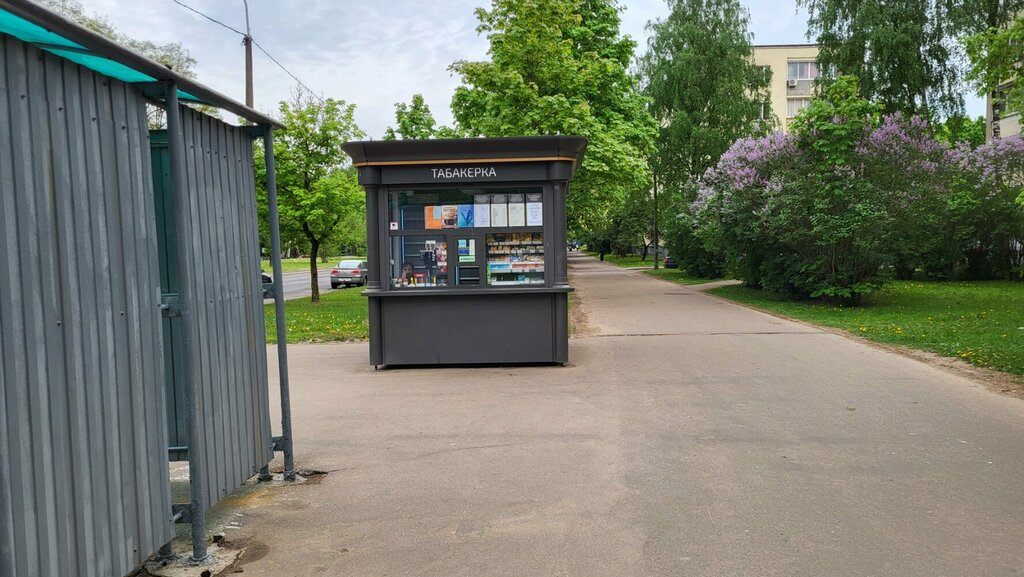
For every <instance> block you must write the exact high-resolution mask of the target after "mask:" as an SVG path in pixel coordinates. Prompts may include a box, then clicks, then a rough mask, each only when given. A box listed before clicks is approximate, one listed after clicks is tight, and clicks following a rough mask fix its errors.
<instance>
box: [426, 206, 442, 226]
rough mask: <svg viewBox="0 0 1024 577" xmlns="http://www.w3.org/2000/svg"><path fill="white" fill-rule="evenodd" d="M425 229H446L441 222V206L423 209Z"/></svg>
mask: <svg viewBox="0 0 1024 577" xmlns="http://www.w3.org/2000/svg"><path fill="white" fill-rule="evenodd" d="M423 228H426V229H439V228H444V225H443V224H442V222H441V207H440V206H425V207H423Z"/></svg>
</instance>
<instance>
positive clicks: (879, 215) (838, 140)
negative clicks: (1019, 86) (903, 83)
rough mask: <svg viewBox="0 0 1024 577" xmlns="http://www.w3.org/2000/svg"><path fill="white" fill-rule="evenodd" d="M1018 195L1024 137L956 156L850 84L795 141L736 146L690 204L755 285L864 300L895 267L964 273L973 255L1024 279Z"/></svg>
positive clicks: (828, 98) (711, 238)
mask: <svg viewBox="0 0 1024 577" xmlns="http://www.w3.org/2000/svg"><path fill="white" fill-rule="evenodd" d="M1022 186H1024V141H1022V140H1021V139H1019V138H1013V139H1004V140H1003V141H1000V142H997V143H995V144H993V145H990V146H985V147H981V148H979V149H978V150H976V151H972V150H970V148H969V147H967V146H960V147H950V146H949V145H947V144H945V143H943V142H939V141H937V140H936V139H935V138H934V136H933V134H932V129H931V127H930V126H929V125H928V123H927V121H925V120H924V119H921V118H918V117H910V118H907V117H903V116H901V115H899V114H893V115H885V116H883V115H881V114H880V113H879V111H878V109H877V107H876V106H875V105H873V104H871V103H869V102H867V101H866V100H864V99H862V98H860V97H859V96H858V95H857V90H856V82H855V81H854V80H853V79H850V78H846V77H843V78H840V79H838V80H837V81H836V82H835V83H834V84H833V85H832V86H831V87H829V88H828V90H827V91H826V92H825V94H823V95H822V97H821V98H818V99H816V100H814V101H813V102H812V104H811V106H810V107H808V108H807V109H806V110H805V111H804V112H803V113H802V114H801V115H800V116H798V118H797V119H796V122H794V125H793V132H792V134H790V135H784V134H782V133H777V134H773V135H771V136H767V137H764V138H757V139H741V140H738V141H736V142H735V143H734V144H733V146H732V147H731V148H730V149H729V151H728V152H726V153H725V154H724V155H723V156H722V158H721V159H720V160H719V162H718V164H717V165H716V166H715V167H714V168H713V169H710V170H708V171H707V173H706V174H705V175H704V176H703V178H702V179H701V180H700V182H699V183H698V185H697V189H698V192H697V195H696V201H695V202H694V204H693V206H692V207H691V208H692V213H693V214H694V215H696V217H697V220H698V222H699V223H700V225H699V231H698V234H699V235H700V236H701V237H702V238H703V239H704V240H705V243H706V244H708V245H710V246H719V247H722V249H723V250H724V251H725V252H726V253H727V254H728V255H729V257H730V259H731V261H732V263H733V267H734V269H735V272H736V274H737V275H738V276H739V277H740V278H742V279H743V280H744V281H746V282H747V283H748V284H751V285H754V286H759V287H763V288H766V289H769V290H774V291H780V292H787V293H790V294H792V295H794V296H797V297H812V298H813V297H828V298H834V299H837V300H842V301H846V302H855V301H857V300H859V299H860V297H861V296H863V295H865V294H868V293H870V292H872V291H873V290H876V289H877V288H878V287H879V286H880V285H881V282H882V280H883V278H884V277H885V275H884V274H883V272H885V271H887V270H890V269H891V270H892V271H893V273H894V274H895V275H896V276H898V277H906V278H908V277H909V276H910V275H911V274H913V273H914V271H915V270H924V271H925V272H926V273H928V274H930V275H932V276H935V277H941V278H947V277H952V276H954V275H957V274H964V273H965V272H969V267H968V266H967V265H968V264H969V261H970V253H971V251H972V250H973V251H976V252H978V253H979V254H981V255H982V256H983V257H984V258H986V259H988V261H989V262H996V263H997V264H998V265H999V266H997V267H995V272H996V273H997V274H999V275H1002V276H1004V277H1005V276H1012V270H1014V269H1013V266H1016V267H1017V269H1016V270H1017V271H1018V272H1017V274H1019V268H1020V248H1021V244H1020V243H1021V239H1024V233H1022V231H1021V220H1022V215H1024V210H1022V208H1021V207H1020V206H1015V205H1014V204H1013V202H1014V199H1016V198H1017V197H1018V196H1020V195H1021V190H1022ZM1014 248H1016V251H1017V252H1016V253H1014V252H1013V250H1014ZM1014 255H1016V259H1017V260H1016V261H1014V260H1013V258H1014ZM1014 262H1016V265H1014Z"/></svg>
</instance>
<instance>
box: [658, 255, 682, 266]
mask: <svg viewBox="0 0 1024 577" xmlns="http://www.w3.org/2000/svg"><path fill="white" fill-rule="evenodd" d="M661 262H662V264H663V265H665V268H679V263H677V262H676V259H674V258H672V257H671V256H667V255H666V256H665V260H663V261H661Z"/></svg>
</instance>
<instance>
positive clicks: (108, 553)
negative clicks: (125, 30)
mask: <svg viewBox="0 0 1024 577" xmlns="http://www.w3.org/2000/svg"><path fill="white" fill-rule="evenodd" d="M181 112H182V121H183V127H184V133H185V142H186V149H185V153H186V154H185V156H186V159H185V166H186V182H187V189H188V199H189V205H190V206H189V210H190V212H191V226H190V230H188V231H174V233H175V234H185V235H188V238H189V239H190V243H189V246H190V254H189V259H190V261H191V264H192V266H191V267H190V270H192V271H193V273H192V279H193V286H192V291H191V294H192V295H194V298H195V302H194V303H193V306H192V308H191V310H192V311H193V314H194V316H193V326H194V332H193V338H192V342H193V343H194V344H195V353H194V357H195V363H196V367H195V373H194V374H195V380H196V382H197V383H198V391H197V395H196V398H197V400H198V403H199V407H200V411H201V415H202V422H201V441H200V442H201V447H202V453H203V462H204V464H205V467H204V471H205V474H204V483H203V487H204V489H205V494H206V506H207V507H209V506H212V505H213V504H215V503H216V502H217V501H219V500H220V499H221V498H223V497H224V496H225V495H226V494H227V493H228V492H230V491H232V490H234V489H235V488H237V487H238V486H239V485H240V484H241V483H242V482H243V481H244V480H246V479H248V478H249V477H251V476H252V475H253V474H254V473H255V472H256V471H257V470H258V469H259V468H260V467H261V466H262V465H264V464H266V463H267V462H269V461H270V460H271V458H272V457H273V452H272V447H271V436H270V415H269V401H268V393H267V366H266V345H265V327H264V318H263V304H262V293H261V285H260V278H259V276H260V274H259V256H260V255H259V244H258V240H257V228H256V227H257V223H256V206H255V183H254V182H253V178H254V177H253V161H252V158H253V148H252V140H251V137H250V136H249V135H248V134H247V133H246V131H245V129H241V128H235V127H231V126H229V125H226V124H224V123H222V122H220V121H218V120H216V119H213V118H210V117H208V116H205V115H202V114H200V113H198V112H196V111H194V110H192V109H190V108H184V107H183V108H181ZM165 152H166V151H165ZM154 154H162V152H160V151H159V150H157V151H156V152H155V153H154ZM161 166H162V165H161V163H159V162H157V163H155V164H154V163H153V162H152V155H151V149H150V141H149V131H148V129H147V125H146V114H145V99H144V98H143V96H142V94H141V93H140V92H139V91H138V90H136V89H135V88H134V87H130V86H128V85H125V84H123V83H121V82H118V81H116V80H113V79H110V78H107V77H104V76H102V75H99V74H96V73H93V72H91V71H89V70H87V69H85V68H81V67H79V66H77V65H75V64H73V63H71V62H69V61H67V60H63V59H60V58H58V57H56V56H53V55H51V54H48V53H45V52H42V51H40V50H37V49H36V48H33V47H31V46H29V45H27V44H25V43H23V42H21V41H18V40H16V39H13V38H11V37H8V36H5V35H3V34H0V353H2V354H0V394H2V398H3V399H4V405H3V407H0V451H2V455H3V462H2V463H0V574H2V575H3V576H4V577H6V575H8V574H11V575H17V576H19V577H20V576H22V575H25V576H37V575H39V576H50V575H86V576H93V575H95V576H102V577H109V576H111V575H113V576H118V575H124V574H126V573H127V572H129V571H131V570H133V569H134V568H136V567H137V566H138V565H139V564H141V563H142V561H144V560H145V558H146V557H148V556H149V555H150V554H152V553H153V552H155V551H156V550H157V549H158V548H159V547H160V546H161V545H163V544H164V543H166V542H168V541H170V540H171V538H172V537H173V527H172V525H171V502H170V484H169V475H168V448H169V440H168V435H167V427H168V417H167V407H168V404H167V400H168V399H174V398H176V397H177V396H180V395H176V394H175V391H173V390H171V391H167V390H166V387H167V386H168V385H166V384H165V370H167V371H171V370H172V369H173V368H176V369H177V370H178V371H180V370H184V368H183V367H181V366H176V365H175V363H174V356H175V354H176V350H175V345H174V342H175V340H174V339H173V338H172V339H169V340H166V341H165V339H164V336H163V335H164V330H165V326H164V324H165V323H171V325H170V327H169V331H170V333H173V331H174V325H173V323H174V322H175V321H174V319H170V320H168V319H164V318H163V317H162V315H161V311H160V305H161V285H160V268H161V266H162V265H164V264H166V261H167V260H168V258H169V257H168V255H169V254H171V253H173V254H175V255H176V252H173V251H174V250H175V249H173V248H171V247H169V246H166V242H165V241H166V237H161V236H160V235H158V228H157V218H158V216H159V215H163V214H164V211H166V210H169V208H168V207H173V204H172V203H170V202H165V201H166V198H165V196H170V195H171V190H170V187H169V186H165V184H166V183H165V182H164V179H163V178H162V177H161V175H160V172H161V168H160V167H161ZM154 185H155V186H154ZM167 217H168V218H167V220H166V221H165V222H173V218H172V217H171V215H170V214H167ZM172 227H173V225H172ZM171 242H172V244H173V240H172V241H171ZM161 244H165V246H162V247H161V246H160V245H161ZM161 249H163V250H161ZM169 251H171V252H169ZM170 260H174V259H170ZM162 261H163V262H162ZM174 276H175V277H176V275H174ZM165 352H169V354H168V358H166V359H165ZM165 363H166V364H165ZM165 367H166V369H165ZM175 382H176V381H174V380H173V379H172V381H171V383H172V385H173V383H175ZM170 414H171V416H172V419H174V422H172V423H171V424H173V425H178V424H179V423H178V422H177V419H179V418H180V419H185V418H186V414H185V412H184V410H183V409H182V410H181V411H178V410H174V409H172V410H171V413H170ZM180 429H181V430H185V429H186V428H185V427H184V426H181V427H180ZM174 430H177V428H175V429H174ZM179 442H180V441H179Z"/></svg>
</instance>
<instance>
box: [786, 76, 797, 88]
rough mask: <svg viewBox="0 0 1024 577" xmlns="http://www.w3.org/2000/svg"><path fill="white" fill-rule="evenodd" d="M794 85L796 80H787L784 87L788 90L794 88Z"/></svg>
mask: <svg viewBox="0 0 1024 577" xmlns="http://www.w3.org/2000/svg"><path fill="white" fill-rule="evenodd" d="M796 85H797V80H796V79H795V78H790V79H789V80H787V81H786V86H788V87H790V88H796Z"/></svg>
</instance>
